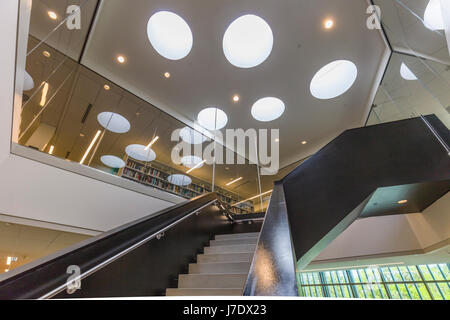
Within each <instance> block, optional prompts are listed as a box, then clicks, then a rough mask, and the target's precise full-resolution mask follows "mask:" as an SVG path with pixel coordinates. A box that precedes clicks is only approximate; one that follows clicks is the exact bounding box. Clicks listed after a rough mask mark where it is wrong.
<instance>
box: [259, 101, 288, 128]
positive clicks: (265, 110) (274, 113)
mask: <svg viewBox="0 0 450 320" xmlns="http://www.w3.org/2000/svg"><path fill="white" fill-rule="evenodd" d="M284 109H285V106H284V102H283V101H281V100H280V99H278V98H274V97H267V98H262V99H259V100H258V101H256V102H255V104H254V105H253V107H252V116H253V118H255V119H256V120H258V121H264V122H268V121H273V120H275V119H278V118H279V117H280V116H281V115H282V114H283V113H284Z"/></svg>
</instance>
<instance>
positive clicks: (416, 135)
mask: <svg viewBox="0 0 450 320" xmlns="http://www.w3.org/2000/svg"><path fill="white" fill-rule="evenodd" d="M449 144H450V132H449V130H448V129H447V127H445V125H444V124H443V123H442V122H441V121H440V120H439V119H438V118H437V117H436V116H435V115H430V116H426V117H419V118H412V119H407V120H401V121H395V122H390V123H384V124H380V125H374V126H370V127H364V128H357V129H351V130H347V131H345V132H343V133H342V134H341V135H339V136H338V137H337V138H336V139H334V140H333V141H331V142H330V143H328V144H327V145H326V146H325V147H323V148H322V149H321V150H319V151H318V152H317V153H315V154H314V155H313V156H311V157H310V158H309V159H308V160H306V161H305V162H303V163H302V164H301V165H300V166H298V167H297V168H296V169H294V170H293V171H292V172H291V173H289V174H288V175H287V176H286V177H284V178H283V179H282V180H281V181H279V182H278V183H276V186H275V189H274V193H273V195H272V199H271V202H270V206H269V209H268V211H267V213H266V217H265V222H264V224H263V227H262V230H261V234H260V239H259V242H258V245H257V249H256V254H255V256H254V258H253V262H252V266H251V269H250V274H249V276H248V280H247V283H246V285H245V290H244V294H245V295H286V296H293V295H297V294H298V292H297V290H296V281H295V272H296V269H297V271H298V270H301V269H302V268H304V267H305V266H307V265H308V264H309V263H310V262H311V261H312V260H313V259H314V258H315V257H316V256H317V255H318V254H319V253H320V252H321V251H322V250H323V249H324V248H325V247H326V246H327V245H328V244H329V243H330V242H331V241H333V240H334V239H335V238H336V237H337V236H338V235H339V234H341V233H342V232H343V231H344V230H345V229H346V228H347V227H348V226H349V225H350V224H351V223H353V222H354V221H355V220H356V219H358V218H363V217H373V216H380V215H392V214H407V213H416V212H422V211H423V210H424V209H425V208H427V207H428V206H430V205H431V204H432V203H433V202H434V201H436V200H437V199H439V198H441V197H442V196H444V195H445V194H446V193H447V192H448V191H449V190H450V157H449V153H448V145H449ZM404 199H406V200H408V202H407V203H406V204H402V205H399V204H398V203H397V202H398V201H399V200H404ZM272 201H273V202H274V203H273V204H272ZM382 236H383V230H380V237H382ZM354 241H355V242H356V241H358V239H355V240H354ZM266 275H267V276H266Z"/></svg>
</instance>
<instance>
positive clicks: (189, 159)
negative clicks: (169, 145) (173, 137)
mask: <svg viewBox="0 0 450 320" xmlns="http://www.w3.org/2000/svg"><path fill="white" fill-rule="evenodd" d="M201 162H203V160H202V158H199V157H197V156H184V157H183V158H181V164H182V165H183V166H185V167H187V168H189V169H192V168H194V167H195V166H198V167H197V169H198V168H201V167H203V163H202V164H200V163H201Z"/></svg>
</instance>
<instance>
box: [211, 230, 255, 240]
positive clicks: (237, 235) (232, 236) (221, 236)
mask: <svg viewBox="0 0 450 320" xmlns="http://www.w3.org/2000/svg"><path fill="white" fill-rule="evenodd" d="M258 236H259V232H250V233H231V234H218V235H216V236H215V237H214V240H236V239H243V238H258Z"/></svg>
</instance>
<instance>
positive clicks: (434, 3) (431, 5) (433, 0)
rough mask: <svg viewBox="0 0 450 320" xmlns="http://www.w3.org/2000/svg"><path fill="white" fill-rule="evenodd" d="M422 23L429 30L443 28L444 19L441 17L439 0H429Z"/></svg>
mask: <svg viewBox="0 0 450 320" xmlns="http://www.w3.org/2000/svg"><path fill="white" fill-rule="evenodd" d="M423 24H424V25H425V27H427V28H428V29H430V30H444V29H445V26H444V19H443V17H442V10H441V0H430V2H428V5H427V8H426V9H425V14H424V16H423Z"/></svg>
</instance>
